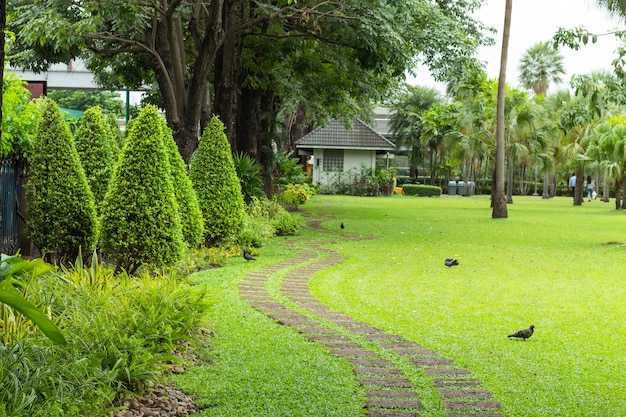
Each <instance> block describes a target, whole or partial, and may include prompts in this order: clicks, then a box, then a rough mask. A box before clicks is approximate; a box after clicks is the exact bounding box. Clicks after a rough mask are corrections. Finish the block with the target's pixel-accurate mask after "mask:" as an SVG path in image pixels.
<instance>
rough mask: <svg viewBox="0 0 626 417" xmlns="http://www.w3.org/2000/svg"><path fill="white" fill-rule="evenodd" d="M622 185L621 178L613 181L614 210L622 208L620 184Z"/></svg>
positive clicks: (622, 180)
mask: <svg viewBox="0 0 626 417" xmlns="http://www.w3.org/2000/svg"><path fill="white" fill-rule="evenodd" d="M623 183H624V179H623V178H621V177H620V178H619V179H617V180H615V210H619V209H621V208H622V204H621V201H622V184H623Z"/></svg>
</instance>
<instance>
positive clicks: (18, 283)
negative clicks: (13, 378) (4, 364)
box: [0, 254, 66, 345]
mask: <svg viewBox="0 0 626 417" xmlns="http://www.w3.org/2000/svg"><path fill="white" fill-rule="evenodd" d="M53 270H54V268H53V267H52V266H51V265H49V264H46V263H45V262H44V261H43V260H41V259H37V260H34V261H27V260H24V259H22V257H21V256H20V255H13V256H8V255H5V254H2V255H1V257H0V303H4V305H5V306H3V317H2V318H3V323H2V326H1V327H2V332H3V333H2V335H3V339H4V342H5V343H6V342H7V341H9V340H10V339H12V337H13V336H12V334H17V333H19V331H18V329H17V328H16V327H15V326H18V325H19V322H18V321H17V320H16V318H15V316H13V319H14V320H13V323H14V326H11V325H10V323H9V322H7V318H10V317H11V312H10V311H7V310H6V306H8V307H10V308H11V309H14V310H16V311H18V312H20V313H21V314H23V315H24V316H26V317H27V318H28V319H30V320H32V322H33V323H34V324H35V325H36V326H37V327H39V328H40V329H41V331H42V332H43V333H44V334H45V335H46V336H48V338H50V340H52V341H53V342H54V343H58V344H61V345H64V344H66V341H65V338H64V337H63V334H62V333H61V330H59V328H58V327H57V326H56V325H55V324H54V323H53V322H52V321H51V320H50V319H49V318H48V316H46V315H45V314H44V313H42V312H41V311H40V310H39V309H38V308H37V307H36V306H35V305H33V304H32V303H30V302H29V301H27V300H26V299H25V298H24V297H23V295H22V293H21V292H20V291H19V290H22V291H24V290H25V289H26V286H27V281H28V280H30V279H32V278H34V277H37V276H41V275H45V274H48V273H50V272H52V271H53ZM18 289H19V290H18Z"/></svg>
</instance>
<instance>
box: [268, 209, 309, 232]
mask: <svg viewBox="0 0 626 417" xmlns="http://www.w3.org/2000/svg"><path fill="white" fill-rule="evenodd" d="M271 221H272V227H273V228H274V230H275V234H276V235H277V236H295V235H297V234H298V231H299V230H300V228H301V227H302V222H303V221H302V217H301V216H300V215H299V214H294V213H288V212H287V211H282V212H280V213H278V214H277V215H276V216H274V217H273V218H272V220H271Z"/></svg>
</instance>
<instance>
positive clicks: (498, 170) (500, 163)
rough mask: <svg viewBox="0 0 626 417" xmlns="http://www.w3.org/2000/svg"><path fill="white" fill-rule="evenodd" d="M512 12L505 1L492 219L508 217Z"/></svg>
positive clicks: (510, 3)
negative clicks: (507, 136) (507, 121)
mask: <svg viewBox="0 0 626 417" xmlns="http://www.w3.org/2000/svg"><path fill="white" fill-rule="evenodd" d="M512 12H513V0H506V6H505V11H504V30H503V33H502V54H501V56H500V76H499V78H498V99H497V105H496V166H495V175H494V187H493V188H492V190H493V191H492V195H491V199H492V200H491V207H492V212H491V217H492V218H494V219H499V218H507V217H508V216H509V214H508V210H507V207H506V196H505V195H504V164H505V146H506V144H505V141H504V123H505V120H504V105H505V95H506V62H507V56H508V53H509V34H510V31H511V15H512Z"/></svg>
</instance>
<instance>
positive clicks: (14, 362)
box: [0, 253, 212, 417]
mask: <svg viewBox="0 0 626 417" xmlns="http://www.w3.org/2000/svg"><path fill="white" fill-rule="evenodd" d="M60 275H61V277H62V278H63V279H62V280H52V281H45V282H44V281H41V280H36V281H34V282H33V283H32V285H31V297H33V299H35V300H37V302H38V303H42V304H45V305H49V306H50V311H51V312H54V313H55V314H58V313H62V314H59V327H61V328H62V329H63V331H64V332H65V333H66V334H67V335H68V338H69V339H70V343H69V344H68V345H67V346H65V347H56V346H51V345H50V344H49V343H45V342H46V341H45V340H42V339H41V338H35V337H34V336H32V335H31V336H27V337H25V338H22V339H20V340H19V343H16V344H15V345H14V346H9V347H5V348H3V351H2V354H0V415H2V416H5V415H10V416H17V417H30V416H37V417H56V416H59V417H60V416H71V417H79V416H87V415H89V416H95V415H104V413H105V412H106V408H107V407H110V404H111V402H112V401H113V400H115V399H119V398H121V397H126V395H127V394H128V390H131V389H132V390H134V391H135V392H140V391H141V390H142V389H144V388H145V387H147V386H148V385H150V383H152V382H156V381H158V380H159V379H160V378H161V374H160V373H161V371H162V370H163V369H165V368H166V367H168V366H171V365H170V363H171V362H172V361H179V360H180V359H176V358H174V357H173V356H172V355H171V352H172V350H173V349H174V348H178V349H180V348H181V346H183V344H184V343H186V342H189V343H194V341H195V340H196V336H195V335H196V334H198V332H197V331H198V329H199V328H200V327H201V326H203V325H204V324H205V323H204V317H206V313H207V310H208V308H209V307H210V305H211V304H212V301H211V300H210V299H209V298H208V297H207V296H206V292H205V291H204V290H203V288H202V287H201V286H197V285H196V286H192V285H190V284H189V283H188V282H187V281H186V280H184V279H181V278H180V277H177V276H176V275H174V274H170V273H151V274H147V273H146V274H142V275H140V276H139V277H130V276H128V275H126V274H121V275H118V276H114V274H113V269H112V268H111V267H109V266H108V265H106V264H102V263H99V262H98V258H97V256H96V254H95V253H94V255H93V258H92V262H91V264H90V265H86V264H84V263H83V261H82V258H80V257H79V258H77V260H76V263H74V264H73V265H71V266H64V267H62V270H61V271H60Z"/></svg>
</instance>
